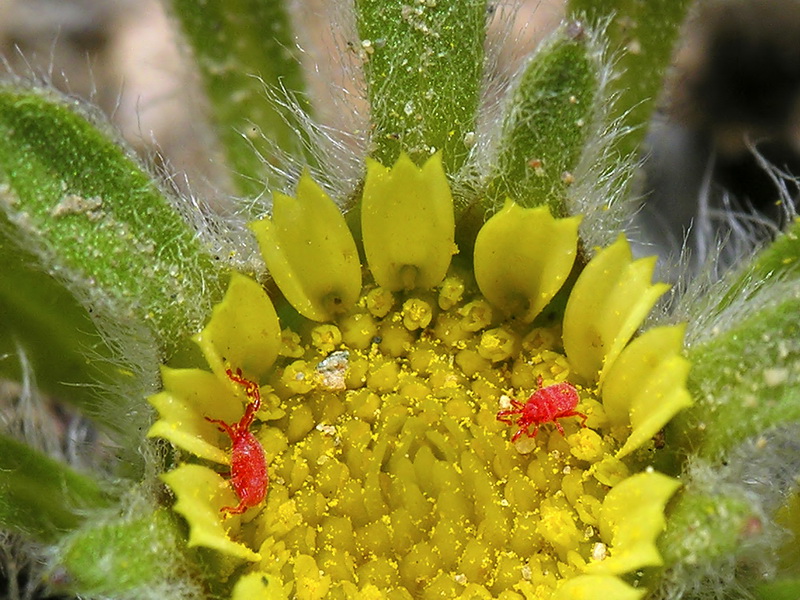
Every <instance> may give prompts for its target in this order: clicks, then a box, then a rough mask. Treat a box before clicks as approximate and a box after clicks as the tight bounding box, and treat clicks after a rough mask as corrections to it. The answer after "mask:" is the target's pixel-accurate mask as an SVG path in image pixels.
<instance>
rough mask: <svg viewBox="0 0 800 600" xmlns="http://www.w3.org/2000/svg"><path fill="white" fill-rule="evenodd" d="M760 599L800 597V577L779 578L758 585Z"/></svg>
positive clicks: (774, 599)
mask: <svg viewBox="0 0 800 600" xmlns="http://www.w3.org/2000/svg"><path fill="white" fill-rule="evenodd" d="M755 597H756V598H757V599H758V600H797V599H798V598H800V578H794V579H779V580H777V581H771V582H769V583H762V584H761V585H759V586H756V589H755Z"/></svg>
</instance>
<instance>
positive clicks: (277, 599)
mask: <svg viewBox="0 0 800 600" xmlns="http://www.w3.org/2000/svg"><path fill="white" fill-rule="evenodd" d="M288 599H289V592H288V591H287V590H286V589H285V587H284V585H283V583H282V582H281V580H280V578H278V577H276V576H275V575H271V574H270V573H265V572H264V571H255V572H253V573H248V574H247V575H243V576H242V577H240V578H239V580H238V581H237V582H236V585H235V586H234V587H233V596H231V600H288Z"/></svg>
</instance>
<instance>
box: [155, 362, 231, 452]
mask: <svg viewBox="0 0 800 600" xmlns="http://www.w3.org/2000/svg"><path fill="white" fill-rule="evenodd" d="M161 379H162V381H163V382H164V391H163V392H159V393H158V394H155V395H154V396H150V398H148V401H149V402H150V404H152V405H153V406H154V407H155V408H156V410H158V414H159V415H160V417H161V418H160V419H159V420H158V421H156V422H155V423H153V426H152V427H151V428H150V431H148V432H147V437H161V438H164V439H166V440H169V441H170V442H172V443H173V444H175V445H176V446H178V447H179V448H183V449H184V450H186V451H187V452H191V453H192V454H194V455H195V456H199V457H200V458H205V459H206V460H212V461H214V462H217V463H220V464H229V463H230V456H229V452H227V451H225V450H222V449H220V448H219V445H218V444H219V438H220V436H219V432H218V431H217V426H216V425H214V424H213V423H209V422H208V421H206V419H205V417H211V418H213V419H222V420H223V421H225V422H227V423H231V422H234V421H238V420H239V419H240V418H241V416H242V412H243V411H242V402H241V400H239V399H238V398H235V397H234V395H233V394H232V393H231V390H230V388H229V387H228V386H226V385H224V384H223V383H222V381H221V380H220V379H219V378H218V377H217V376H216V375H214V374H213V373H209V372H208V371H203V370H201V369H170V368H168V367H161Z"/></svg>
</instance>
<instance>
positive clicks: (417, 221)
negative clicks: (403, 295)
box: [361, 154, 456, 291]
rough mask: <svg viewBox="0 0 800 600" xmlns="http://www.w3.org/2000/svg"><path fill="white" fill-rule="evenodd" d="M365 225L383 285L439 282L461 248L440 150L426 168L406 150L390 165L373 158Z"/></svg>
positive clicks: (405, 286) (373, 267) (413, 285)
mask: <svg viewBox="0 0 800 600" xmlns="http://www.w3.org/2000/svg"><path fill="white" fill-rule="evenodd" d="M361 226H362V230H363V237H364V251H365V253H366V255H367V262H368V263H369V268H370V270H371V271H372V275H373V276H374V278H375V281H376V282H377V283H378V284H379V285H380V286H381V287H384V288H387V289H389V290H391V291H398V290H403V289H413V288H432V287H435V286H437V285H439V284H440V283H441V282H442V280H443V279H444V276H445V274H446V273H447V268H448V267H449V266H450V258H451V257H452V255H453V253H454V252H455V249H456V248H455V242H454V236H455V220H454V216H453V197H452V196H451V194H450V186H449V184H448V183H447V177H446V176H445V174H444V168H443V167H442V157H441V154H434V155H433V156H432V157H431V158H429V159H428V161H427V162H426V163H425V164H424V165H423V166H422V168H419V167H417V166H416V165H414V163H413V162H411V159H410V158H408V156H406V155H405V154H401V155H400V158H398V159H397V162H396V163H395V165H394V167H392V168H391V169H387V168H386V167H384V166H382V165H380V164H378V163H377V162H375V161H368V164H367V178H366V181H365V182H364V195H363V198H362V206H361Z"/></svg>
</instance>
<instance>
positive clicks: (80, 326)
mask: <svg viewBox="0 0 800 600" xmlns="http://www.w3.org/2000/svg"><path fill="white" fill-rule="evenodd" d="M4 221H5V218H4V217H3V216H2V215H0V256H2V257H3V268H2V269H0V314H2V315H3V318H2V319H0V356H4V357H6V358H5V359H3V360H0V376H3V377H6V378H8V379H13V380H17V381H21V380H22V378H23V375H24V374H23V372H22V369H21V367H22V362H21V361H20V360H19V359H15V358H14V356H15V355H17V354H18V352H19V351H20V350H22V351H23V352H24V353H25V357H26V358H27V361H28V363H29V364H30V366H31V367H32V369H33V373H34V374H35V376H36V383H37V385H38V387H40V388H41V389H44V390H46V391H47V392H48V393H50V394H52V395H56V396H58V397H61V398H67V399H69V400H70V401H71V402H73V403H75V404H77V405H82V404H84V403H86V402H88V401H89V393H87V392H88V390H87V388H86V387H85V385H81V384H86V383H88V382H92V381H96V380H97V379H98V378H99V379H107V378H108V375H110V374H111V373H112V372H113V371H115V370H116V369H114V368H113V367H112V366H111V365H110V364H109V363H107V362H103V361H101V360H90V359H89V357H90V356H93V357H95V359H96V358H100V357H102V358H106V359H108V358H110V356H111V353H110V352H109V350H108V348H107V347H106V346H105V344H104V343H103V341H102V339H101V337H100V333H99V332H98V331H97V329H96V327H95V324H94V323H93V322H92V320H91V319H90V318H89V315H88V313H87V312H86V310H85V309H84V308H83V306H81V305H80V304H79V303H78V302H77V301H76V299H75V298H74V297H73V296H72V294H70V293H69V292H68V291H67V290H66V288H64V286H63V285H62V284H61V283H60V282H58V281H57V280H56V279H54V278H53V277H52V276H50V275H48V274H47V273H43V272H41V271H40V270H37V269H35V268H33V267H34V265H36V263H37V261H38V259H37V257H35V256H33V255H32V254H30V253H28V252H23V251H22V250H20V249H18V248H15V247H13V245H11V244H10V243H9V242H8V240H5V239H3V236H2V232H3V231H4V229H5V228H7V227H8V223H7V222H5V223H4Z"/></svg>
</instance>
